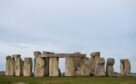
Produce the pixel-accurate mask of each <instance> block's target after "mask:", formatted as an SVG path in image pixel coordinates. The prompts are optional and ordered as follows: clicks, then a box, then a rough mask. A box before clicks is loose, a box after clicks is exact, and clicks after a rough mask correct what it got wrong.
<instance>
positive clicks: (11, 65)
mask: <svg viewBox="0 0 136 84" xmlns="http://www.w3.org/2000/svg"><path fill="white" fill-rule="evenodd" d="M5 75H6V76H14V75H15V61H14V58H13V57H11V56H7V57H6V72H5Z"/></svg>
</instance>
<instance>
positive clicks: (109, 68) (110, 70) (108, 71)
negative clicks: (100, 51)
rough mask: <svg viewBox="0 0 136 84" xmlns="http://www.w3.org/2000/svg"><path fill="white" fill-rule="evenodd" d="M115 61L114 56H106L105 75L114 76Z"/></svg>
mask: <svg viewBox="0 0 136 84" xmlns="http://www.w3.org/2000/svg"><path fill="white" fill-rule="evenodd" d="M114 63H115V60H114V58H108V59H107V64H106V75H107V76H114V68H113V65H114Z"/></svg>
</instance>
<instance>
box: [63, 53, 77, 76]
mask: <svg viewBox="0 0 136 84" xmlns="http://www.w3.org/2000/svg"><path fill="white" fill-rule="evenodd" d="M65 76H75V66H74V61H73V57H71V56H69V57H66V59H65Z"/></svg>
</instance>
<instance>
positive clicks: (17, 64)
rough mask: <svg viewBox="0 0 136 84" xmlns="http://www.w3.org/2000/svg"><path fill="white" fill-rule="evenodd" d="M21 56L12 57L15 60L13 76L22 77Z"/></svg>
mask: <svg viewBox="0 0 136 84" xmlns="http://www.w3.org/2000/svg"><path fill="white" fill-rule="evenodd" d="M20 56H21V55H19V54H16V55H13V57H14V59H15V76H21V75H22V60H21V58H20Z"/></svg>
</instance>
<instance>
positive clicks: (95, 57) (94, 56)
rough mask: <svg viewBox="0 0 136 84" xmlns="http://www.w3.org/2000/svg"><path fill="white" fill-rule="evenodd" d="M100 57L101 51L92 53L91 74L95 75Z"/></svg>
mask: <svg viewBox="0 0 136 84" xmlns="http://www.w3.org/2000/svg"><path fill="white" fill-rule="evenodd" d="M99 59H100V52H93V53H91V58H90V75H95V68H96V62H97V61H98V60H99Z"/></svg>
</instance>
